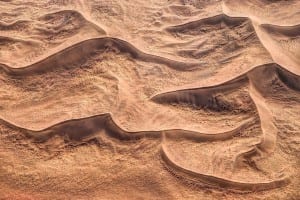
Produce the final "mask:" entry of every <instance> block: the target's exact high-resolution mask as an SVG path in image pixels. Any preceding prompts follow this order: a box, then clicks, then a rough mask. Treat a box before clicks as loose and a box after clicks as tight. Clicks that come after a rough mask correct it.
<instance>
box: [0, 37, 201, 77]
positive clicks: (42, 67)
mask: <svg viewBox="0 0 300 200" xmlns="http://www.w3.org/2000/svg"><path fill="white" fill-rule="evenodd" d="M107 48H117V49H118V50H119V51H121V52H124V53H128V54H129V55H130V56H132V58H134V59H138V60H141V61H145V62H153V63H159V64H164V65H167V66H169V67H171V68H174V69H177V70H180V71H188V70H193V69H195V68H197V67H201V66H199V65H201V64H199V63H184V62H179V61H174V60H170V59H167V58H164V57H160V56H155V55H151V54H147V53H144V52H142V51H140V50H138V49H137V48H135V47H134V46H132V45H131V44H130V43H128V42H126V41H124V40H121V39H117V38H110V37H105V38H94V39H89V40H86V41H83V42H80V43H78V44H75V45H73V46H71V47H69V48H67V49H64V50H62V51H61V52H58V53H56V54H54V55H51V56H49V57H48V58H46V59H44V60H42V61H39V62H37V63H35V64H32V65H29V66H25V67H22V68H13V67H10V66H7V65H4V64H1V65H0V66H1V68H2V70H3V71H4V72H5V73H7V74H11V75H26V74H27V75H28V74H33V73H42V72H45V71H49V70H54V69H55V67H64V66H68V65H70V64H73V63H81V62H83V61H84V60H86V59H88V56H90V55H92V54H93V53H95V52H96V51H99V50H105V49H107ZM62 58H63V59H62Z"/></svg>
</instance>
